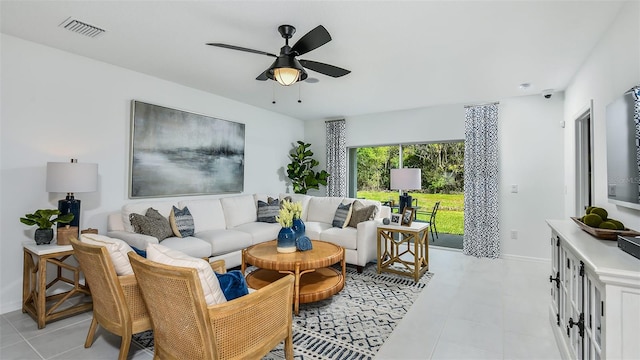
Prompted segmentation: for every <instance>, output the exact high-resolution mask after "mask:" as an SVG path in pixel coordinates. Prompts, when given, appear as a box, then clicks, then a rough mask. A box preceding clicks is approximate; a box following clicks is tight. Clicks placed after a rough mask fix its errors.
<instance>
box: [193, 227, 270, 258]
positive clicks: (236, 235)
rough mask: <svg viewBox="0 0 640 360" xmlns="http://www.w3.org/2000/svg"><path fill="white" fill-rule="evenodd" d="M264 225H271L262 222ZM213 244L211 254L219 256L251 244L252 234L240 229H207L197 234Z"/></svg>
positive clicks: (199, 237)
mask: <svg viewBox="0 0 640 360" xmlns="http://www.w3.org/2000/svg"><path fill="white" fill-rule="evenodd" d="M261 224H264V225H270V224H266V223H261ZM195 236H196V237H198V239H201V240H203V241H206V242H207V243H208V244H209V245H210V246H211V250H210V251H211V255H212V256H218V255H222V254H227V253H230V252H233V251H238V250H240V249H244V248H247V247H249V246H251V241H252V238H251V234H248V233H246V232H242V231H238V230H207V231H198V232H197V233H196V234H195Z"/></svg>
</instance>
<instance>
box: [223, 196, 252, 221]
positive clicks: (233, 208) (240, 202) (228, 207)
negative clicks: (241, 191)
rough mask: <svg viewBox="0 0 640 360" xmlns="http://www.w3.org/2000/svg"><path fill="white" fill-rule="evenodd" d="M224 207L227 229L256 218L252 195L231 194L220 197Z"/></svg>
mask: <svg viewBox="0 0 640 360" xmlns="http://www.w3.org/2000/svg"><path fill="white" fill-rule="evenodd" d="M220 202H221V203H222V208H223V209H224V217H225V219H226V223H227V229H232V228H234V227H236V226H238V225H242V224H246V223H249V222H255V221H257V220H258V216H257V213H258V209H257V207H256V202H255V201H254V200H253V195H243V196H232V197H226V198H222V199H220Z"/></svg>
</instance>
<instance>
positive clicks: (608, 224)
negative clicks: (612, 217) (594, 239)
mask: <svg viewBox="0 0 640 360" xmlns="http://www.w3.org/2000/svg"><path fill="white" fill-rule="evenodd" d="M598 227H599V228H600V229H609V230H617V227H616V224H614V223H612V222H610V221H603V222H601V223H600V226H598Z"/></svg>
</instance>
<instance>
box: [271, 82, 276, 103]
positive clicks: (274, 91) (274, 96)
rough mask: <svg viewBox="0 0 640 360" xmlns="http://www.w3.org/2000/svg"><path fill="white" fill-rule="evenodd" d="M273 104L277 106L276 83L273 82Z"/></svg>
mask: <svg viewBox="0 0 640 360" xmlns="http://www.w3.org/2000/svg"><path fill="white" fill-rule="evenodd" d="M271 99H272V100H271V103H272V104H275V103H276V83H275V82H273V83H272V85H271Z"/></svg>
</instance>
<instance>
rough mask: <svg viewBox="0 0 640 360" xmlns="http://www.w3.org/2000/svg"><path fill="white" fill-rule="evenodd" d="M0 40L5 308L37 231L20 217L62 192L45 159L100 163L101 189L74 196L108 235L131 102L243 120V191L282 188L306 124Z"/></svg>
mask: <svg viewBox="0 0 640 360" xmlns="http://www.w3.org/2000/svg"><path fill="white" fill-rule="evenodd" d="M1 43H2V53H1V56H2V57H1V60H2V63H1V66H2V67H1V71H2V72H1V74H2V84H1V86H2V88H1V90H2V94H1V103H2V109H1V119H0V120H1V127H0V129H1V132H2V133H1V135H0V136H1V140H2V141H1V144H0V151H1V163H0V166H1V170H2V176H1V178H0V197H1V198H0V199H1V205H0V215H1V216H0V234H1V235H0V260H1V265H0V274H1V275H0V294H1V295H0V313H5V312H7V311H11V310H15V309H19V308H20V303H21V294H22V246H21V242H22V241H24V240H31V241H32V239H33V231H34V228H30V227H27V226H25V225H23V224H21V223H19V221H18V218H19V217H21V216H24V214H26V213H29V212H33V211H34V210H36V209H38V208H57V200H58V199H60V198H63V197H64V194H48V193H47V192H46V191H45V169H46V163H47V162H48V161H62V162H65V161H69V159H70V158H72V157H73V158H78V161H79V162H92V163H98V165H99V190H98V191H97V192H95V193H84V194H76V197H77V198H78V199H80V200H81V201H82V217H81V228H87V227H92V228H97V229H98V230H100V231H101V232H104V231H105V230H106V216H107V214H108V213H110V212H113V211H117V210H118V209H119V208H120V207H121V206H122V205H123V204H124V203H126V202H129V201H131V200H129V199H128V197H127V193H128V188H127V184H128V182H127V181H128V180H127V179H128V163H129V130H130V102H131V100H132V99H135V100H140V101H144V102H148V103H152V104H157V105H163V106H167V107H172V108H177V109H181V110H187V111H191V112H195V113H200V114H205V115H208V116H213V117H218V118H221V119H225V120H230V121H236V122H241V123H244V124H246V125H245V136H246V145H245V183H244V192H245V193H254V192H263V193H267V192H268V193H274V192H281V191H285V189H286V186H285V182H284V179H285V175H284V174H285V173H284V167H285V166H286V164H287V163H288V158H287V154H288V153H289V151H290V150H291V147H292V143H294V142H295V141H296V140H298V139H302V138H303V137H304V125H303V123H302V122H301V121H299V120H297V119H293V118H290V117H286V116H283V115H279V114H275V113H272V112H268V111H265V110H262V109H258V108H256V107H252V106H249V105H246V104H242V103H238V102H235V101H232V100H229V99H225V98H222V97H219V96H215V95H212V94H209V93H205V92H202V91H198V90H194V89H191V88H187V87H184V86H181V85H177V84H175V83H171V82H167V81H164V80H160V79H157V78H153V77H150V76H147V75H143V74H140V73H137V72H132V71H129V70H125V69H122V68H119V67H115V66H112V65H109V64H106V63H102V62H98V61H94V60H91V59H88V58H84V57H79V56H76V55H73V54H70V53H67V52H63V51H59V50H56V49H52V48H48V47H44V46H41V45H38V44H35V43H32V42H27V41H24V40H20V39H18V38H15V37H12V36H7V35H2V38H1Z"/></svg>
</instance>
